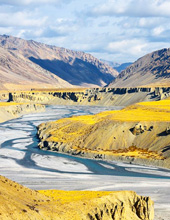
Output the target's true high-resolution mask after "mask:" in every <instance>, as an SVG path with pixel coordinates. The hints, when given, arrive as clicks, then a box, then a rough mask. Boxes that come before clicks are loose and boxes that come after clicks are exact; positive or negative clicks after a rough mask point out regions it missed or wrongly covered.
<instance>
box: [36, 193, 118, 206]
mask: <svg viewBox="0 0 170 220" xmlns="http://www.w3.org/2000/svg"><path fill="white" fill-rule="evenodd" d="M39 192H40V193H41V194H43V195H46V196H49V197H52V198H53V199H54V200H55V201H57V202H58V203H60V204H65V203H70V202H73V201H74V202H75V201H82V200H90V199H94V198H99V197H102V196H106V195H109V194H113V193H114V192H105V191H63V190H39Z"/></svg>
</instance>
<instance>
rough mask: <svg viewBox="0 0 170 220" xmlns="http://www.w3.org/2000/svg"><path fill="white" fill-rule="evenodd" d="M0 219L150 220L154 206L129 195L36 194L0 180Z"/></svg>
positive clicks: (146, 199)
mask: <svg viewBox="0 0 170 220" xmlns="http://www.w3.org/2000/svg"><path fill="white" fill-rule="evenodd" d="M0 193H1V196H0V207H1V209H0V219H3V220H6V219H8V220H10V219H17V220H27V219H30V218H31V219H35V220H39V219H46V220H51V219H56V220H59V219H64V220H75V219H79V220H91V219H94V220H102V219H103V220H105V219H107V220H116V219H120V220H131V219H133V220H153V219H154V204H153V201H152V200H151V199H150V198H149V197H146V196H138V195H137V194H136V193H135V192H133V191H119V192H92V191H91V192H90V191H87V192H86V191H80V192H78V191H72V192H69V191H57V190H45V191H43V190H42V191H40V192H37V191H35V190H30V189H28V188H26V187H24V186H22V185H20V184H18V183H16V182H13V181H11V180H9V179H7V178H5V177H2V176H0Z"/></svg>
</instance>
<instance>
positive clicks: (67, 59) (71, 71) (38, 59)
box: [0, 35, 118, 89]
mask: <svg viewBox="0 0 170 220" xmlns="http://www.w3.org/2000/svg"><path fill="white" fill-rule="evenodd" d="M117 75H118V72H117V71H116V70H114V69H113V68H112V67H110V66H109V65H107V64H104V63H103V62H102V61H100V60H98V59H96V58H95V57H93V56H92V55H90V54H86V53H84V52H77V51H72V50H68V49H65V48H60V47H55V46H49V45H46V44H42V43H38V42H35V41H32V40H30V41H26V40H23V39H20V38H15V37H12V36H6V35H3V36H0V85H1V88H3V89H5V88H9V87H11V85H12V87H14V88H16V89H17V88H20V89H21V88H22V87H23V88H24V89H26V88H32V87H72V86H73V85H76V86H84V87H92V86H104V85H106V84H107V83H109V82H110V81H112V80H113V79H114V78H115V76H117Z"/></svg>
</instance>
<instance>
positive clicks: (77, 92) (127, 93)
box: [9, 87, 170, 106]
mask: <svg viewBox="0 0 170 220" xmlns="http://www.w3.org/2000/svg"><path fill="white" fill-rule="evenodd" d="M169 96H170V87H165V88H159V87H158V88H154V87H153V88H149V87H148V88H147V87H146V88H142V87H141V88H140V87H139V88H93V89H71V90H68V89H65V90H59V89H58V90H57V89H56V90H44V91H43V90H39V91H37V90H33V91H25V92H24V91H22V92H12V93H10V94H9V101H14V102H34V103H40V104H56V105H101V106H127V105H131V104H134V103H136V102H142V101H153V100H160V99H165V98H167V97H169Z"/></svg>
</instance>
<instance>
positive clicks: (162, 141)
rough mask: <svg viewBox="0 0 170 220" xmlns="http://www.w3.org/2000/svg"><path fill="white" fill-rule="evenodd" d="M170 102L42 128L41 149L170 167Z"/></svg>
mask: <svg viewBox="0 0 170 220" xmlns="http://www.w3.org/2000/svg"><path fill="white" fill-rule="evenodd" d="M169 125H170V100H168V99H167V100H162V101H157V102H143V103H138V104H135V105H132V106H129V107H126V108H125V109H123V110H118V111H107V112H102V113H99V114H97V115H88V116H87V115H86V116H77V117H71V118H64V119H60V120H58V121H54V122H47V123H43V124H41V125H40V126H39V127H38V135H39V138H40V143H39V147H40V149H45V150H52V151H57V152H61V153H63V152H64V153H68V154H71V155H78V156H82V157H88V158H95V159H97V158H99V159H104V160H121V161H126V162H130V163H136V164H144V165H146V164H147V165H153V166H159V167H165V168H170V148H169V138H170V129H169Z"/></svg>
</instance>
